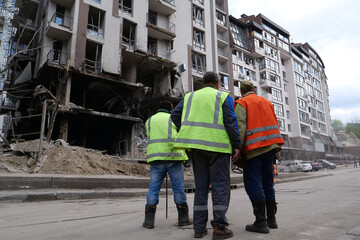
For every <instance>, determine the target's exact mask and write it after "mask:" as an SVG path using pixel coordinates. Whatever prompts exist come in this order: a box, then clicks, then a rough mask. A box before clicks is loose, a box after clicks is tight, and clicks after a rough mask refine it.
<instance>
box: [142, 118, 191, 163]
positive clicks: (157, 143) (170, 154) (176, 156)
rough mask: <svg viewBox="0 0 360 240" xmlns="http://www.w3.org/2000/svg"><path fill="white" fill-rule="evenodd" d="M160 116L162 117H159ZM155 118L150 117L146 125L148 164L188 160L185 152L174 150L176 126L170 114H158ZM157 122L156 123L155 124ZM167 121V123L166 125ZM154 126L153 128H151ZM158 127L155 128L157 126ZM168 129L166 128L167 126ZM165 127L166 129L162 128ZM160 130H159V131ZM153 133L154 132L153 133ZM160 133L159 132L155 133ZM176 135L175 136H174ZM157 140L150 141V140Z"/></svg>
mask: <svg viewBox="0 0 360 240" xmlns="http://www.w3.org/2000/svg"><path fill="white" fill-rule="evenodd" d="M157 114H160V115H157ZM157 114H156V116H155V115H154V116H155V118H153V117H154V116H153V117H150V118H149V119H148V121H147V123H146V127H147V133H148V136H147V146H148V148H147V151H146V158H147V162H151V161H155V160H171V161H174V160H179V161H180V160H187V159H188V158H187V156H186V154H185V151H184V150H180V149H174V142H175V137H176V130H175V126H174V125H173V123H172V121H171V117H170V114H166V115H164V113H157ZM155 120H156V122H154V121H155ZM166 121H167V123H166ZM151 124H153V128H152V127H151ZM154 124H155V125H156V126H157V127H156V128H154V126H155V125H154ZM165 124H166V125H167V127H166V125H165ZM162 126H164V127H165V128H164V127H162ZM158 128H159V129H158ZM151 131H152V132H151ZM154 131H159V132H154ZM172 134H174V136H173V135H172ZM151 137H152V138H156V139H150V138H151Z"/></svg>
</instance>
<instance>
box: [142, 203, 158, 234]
mask: <svg viewBox="0 0 360 240" xmlns="http://www.w3.org/2000/svg"><path fill="white" fill-rule="evenodd" d="M155 212H156V205H146V206H145V221H144V223H143V227H144V228H147V229H153V228H154V222H155Z"/></svg>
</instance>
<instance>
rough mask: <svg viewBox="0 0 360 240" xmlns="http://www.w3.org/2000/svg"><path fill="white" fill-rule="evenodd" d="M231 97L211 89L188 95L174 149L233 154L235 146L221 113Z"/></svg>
mask: <svg viewBox="0 0 360 240" xmlns="http://www.w3.org/2000/svg"><path fill="white" fill-rule="evenodd" d="M228 95H229V94H228V93H226V92H221V91H219V90H216V89H214V88H212V87H204V88H203V89H200V90H197V91H195V92H192V93H188V94H186V95H185V98H184V107H183V111H182V114H181V128H180V131H179V133H178V135H177V138H176V141H175V148H180V149H191V148H195V149H201V150H206V151H212V152H221V153H230V154H231V153H232V147H231V143H230V138H229V135H228V133H227V132H226V128H225V126H224V117H223V110H222V105H223V103H224V102H225V100H226V98H227V96H228Z"/></svg>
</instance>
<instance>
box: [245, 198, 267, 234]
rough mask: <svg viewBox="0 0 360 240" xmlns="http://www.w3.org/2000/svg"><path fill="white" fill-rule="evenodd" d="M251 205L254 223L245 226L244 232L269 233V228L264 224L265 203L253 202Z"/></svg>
mask: <svg viewBox="0 0 360 240" xmlns="http://www.w3.org/2000/svg"><path fill="white" fill-rule="evenodd" d="M252 205H253V209H254V215H255V222H254V223H253V224H249V225H246V227H245V229H246V231H249V232H258V233H269V227H268V225H267V223H266V217H265V201H262V202H253V203H252Z"/></svg>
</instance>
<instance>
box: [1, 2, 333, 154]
mask: <svg viewBox="0 0 360 240" xmlns="http://www.w3.org/2000/svg"><path fill="white" fill-rule="evenodd" d="M16 6H17V8H18V9H19V14H18V15H19V16H21V17H19V19H22V20H21V21H20V20H19V21H18V22H17V25H16V26H17V28H16V29H17V30H18V31H17V34H16V35H14V36H13V37H12V39H11V46H13V48H14V49H15V50H14V52H13V53H12V54H10V56H14V57H12V61H13V62H14V63H16V64H13V65H11V66H12V67H11V71H10V72H9V73H10V77H8V79H7V80H6V81H5V87H6V89H9V93H11V91H10V90H12V93H11V96H12V97H9V96H10V95H8V96H4V95H3V97H4V98H5V99H9V101H10V100H11V102H16V103H18V105H17V106H14V108H13V109H5V108H2V109H1V112H2V113H3V114H6V115H7V116H10V121H9V124H8V129H7V132H6V136H7V138H9V139H10V138H24V139H36V138H39V136H40V135H41V129H40V126H42V125H41V123H44V122H46V123H47V124H43V126H44V128H45V135H47V139H48V140H49V139H57V138H61V139H64V140H65V141H67V142H68V143H70V144H71V145H78V146H83V147H88V148H95V149H100V150H104V151H106V152H107V153H109V154H113V155H120V156H125V157H126V158H127V159H132V160H141V159H144V157H145V151H146V146H145V139H146V137H145V131H144V122H145V120H146V119H147V118H148V117H149V116H151V115H152V114H154V113H155V112H156V109H157V104H158V103H159V101H161V100H163V99H168V100H171V101H172V102H173V103H174V104H176V103H178V102H179V101H180V100H181V99H182V98H183V97H184V95H185V93H187V92H191V91H194V90H197V89H200V88H201V87H203V81H202V77H203V74H204V73H205V72H206V71H215V72H217V73H219V76H220V78H221V90H223V91H228V92H229V93H231V94H232V96H234V98H239V97H241V96H240V91H239V86H240V85H239V83H240V81H242V80H244V79H248V80H252V81H253V82H254V85H255V86H256V88H257V92H258V94H259V95H261V96H264V97H266V98H267V99H269V100H270V101H271V102H272V103H273V104H274V108H275V112H276V114H277V117H278V121H279V126H280V130H281V133H282V135H283V137H284V140H285V142H286V144H285V146H284V151H283V153H284V157H285V158H287V159H309V158H310V157H311V156H312V154H313V153H319V155H321V156H322V155H323V154H325V152H327V151H328V150H329V149H330V150H334V151H333V152H336V151H337V150H338V149H337V148H336V147H334V144H333V142H331V141H332V135H331V134H332V130H331V125H330V120H331V119H330V112H329V104H328V89H327V84H326V81H327V78H326V75H325V72H324V68H325V67H324V64H323V63H322V61H321V58H320V57H319V56H318V54H317V53H316V51H315V50H314V49H313V48H312V47H311V46H310V45H309V44H307V43H306V44H292V43H290V33H289V32H288V31H286V30H285V29H283V28H282V27H280V26H278V25H277V24H276V23H274V22H272V21H271V20H270V19H268V18H266V17H265V16H263V15H261V14H259V15H258V16H246V15H243V16H241V17H240V18H235V17H233V16H229V14H228V12H229V6H228V1H227V0H184V1H180V0H177V1H175V0H142V1H141V4H138V0H44V1H38V0H17V1H16ZM21 24H22V25H21ZM22 33H26V34H22ZM19 49H26V51H21V54H19V52H20V51H19ZM312 54H314V56H313V55H312ZM23 55H25V57H24V56H23ZM19 56H22V57H21V58H19ZM307 60H308V61H307ZM310 60H314V62H310ZM315 61H316V64H315ZM306 64H309V67H310V68H309V72H310V73H309V74H311V80H310V81H311V84H310V83H309V87H308V85H306V84H307V83H308V81H307V80H305V79H308V78H306V77H307V75H306V73H307V71H305V69H307V65H306ZM319 84H320V85H319ZM310 85H311V87H312V88H311V87H310ZM311 89H312V90H311ZM307 90H309V94H308V92H306V91H307ZM16 91H17V92H16ZM311 94H312V97H313V98H314V99H313V101H314V103H313V104H314V106H313V105H311V104H312V103H309V102H308V101H309V97H308V95H311ZM44 106H47V108H44ZM312 108H313V109H315V110H312ZM315 111H316V113H315ZM44 112H45V113H46V112H47V113H48V114H44ZM9 113H11V115H10V114H9ZM311 114H313V115H311ZM44 115H46V116H47V117H46V118H45V117H44ZM44 119H45V120H44ZM315 122H316V123H315ZM312 124H316V128H315V127H314V126H315V125H312ZM39 133H40V135H39ZM324 139H325V140H324ZM326 140H327V141H328V142H326V143H325V141H326ZM327 146H329V147H327Z"/></svg>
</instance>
